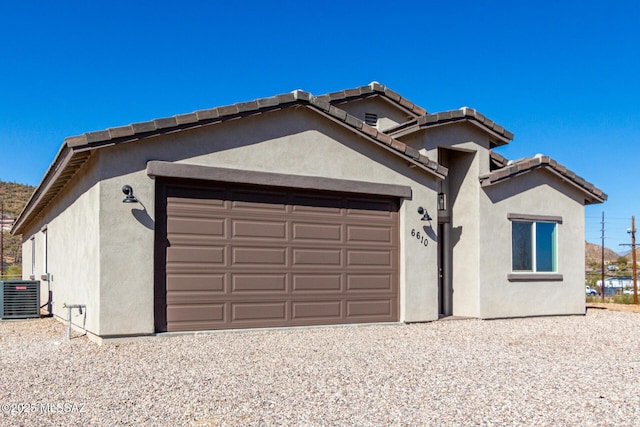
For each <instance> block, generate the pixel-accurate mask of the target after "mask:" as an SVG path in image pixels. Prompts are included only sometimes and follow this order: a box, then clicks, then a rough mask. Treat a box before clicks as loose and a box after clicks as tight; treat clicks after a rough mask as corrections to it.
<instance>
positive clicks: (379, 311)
mask: <svg viewBox="0 0 640 427" xmlns="http://www.w3.org/2000/svg"><path fill="white" fill-rule="evenodd" d="M392 314H393V307H392V301H390V300H386V299H385V300H364V301H361V300H356V301H347V317H349V318H354V317H372V316H389V317H391V316H392Z"/></svg>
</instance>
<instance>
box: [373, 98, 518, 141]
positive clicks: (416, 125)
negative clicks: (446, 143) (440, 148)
mask: <svg viewBox="0 0 640 427" xmlns="http://www.w3.org/2000/svg"><path fill="white" fill-rule="evenodd" d="M459 121H469V122H470V123H473V124H475V125H477V126H479V127H480V128H482V129H483V130H485V131H488V132H490V133H492V134H493V135H495V136H497V137H498V141H494V145H493V146H500V145H505V144H508V143H509V141H511V140H512V139H513V133H512V132H509V131H508V130H506V129H505V128H504V127H503V126H500V125H499V124H497V123H496V122H494V121H493V120H491V119H489V118H488V117H486V116H484V115H483V114H481V113H480V112H478V111H476V110H474V109H473V108H468V107H463V108H460V109H459V110H449V111H443V112H440V113H433V114H426V115H422V116H420V117H417V118H415V119H412V120H409V121H407V122H405V123H401V124H399V125H398V126H394V127H392V128H390V129H387V130H386V131H385V132H386V133H387V134H389V135H391V136H393V137H396V138H398V137H401V136H405V135H408V134H411V133H414V132H417V131H418V130H421V129H425V128H429V127H434V126H441V125H444V124H448V123H452V122H459Z"/></svg>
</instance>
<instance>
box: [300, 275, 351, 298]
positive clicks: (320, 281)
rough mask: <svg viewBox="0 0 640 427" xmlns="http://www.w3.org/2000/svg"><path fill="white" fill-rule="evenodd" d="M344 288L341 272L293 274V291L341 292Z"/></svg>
mask: <svg viewBox="0 0 640 427" xmlns="http://www.w3.org/2000/svg"><path fill="white" fill-rule="evenodd" d="M341 289H342V276H341V275H340V274H320V273H316V274H293V293H294V294H301V293H305V292H327V291H330V292H339V291H340V290H341Z"/></svg>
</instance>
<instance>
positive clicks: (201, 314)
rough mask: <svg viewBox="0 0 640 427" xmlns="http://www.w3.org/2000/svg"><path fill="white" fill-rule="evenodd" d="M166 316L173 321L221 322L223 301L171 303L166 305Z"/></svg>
mask: <svg viewBox="0 0 640 427" xmlns="http://www.w3.org/2000/svg"><path fill="white" fill-rule="evenodd" d="M167 312H168V313H167V317H168V318H169V319H171V321H173V322H190V321H196V322H198V321H199V322H203V321H204V322H222V321H224V303H217V304H173V305H170V306H168V307H167Z"/></svg>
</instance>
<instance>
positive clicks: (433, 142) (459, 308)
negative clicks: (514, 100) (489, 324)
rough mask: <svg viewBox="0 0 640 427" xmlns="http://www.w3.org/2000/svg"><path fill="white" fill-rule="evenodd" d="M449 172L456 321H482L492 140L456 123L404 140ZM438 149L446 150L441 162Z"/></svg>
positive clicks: (446, 188) (446, 183) (444, 187)
mask: <svg viewBox="0 0 640 427" xmlns="http://www.w3.org/2000/svg"><path fill="white" fill-rule="evenodd" d="M401 139H402V141H403V142H406V143H407V144H409V145H411V146H412V147H414V148H416V149H418V150H420V151H421V152H422V153H424V154H426V155H427V156H428V157H429V158H430V159H433V160H435V161H437V162H439V163H441V164H443V165H444V166H446V167H447V168H448V169H449V175H448V176H447V178H446V180H445V181H444V182H443V185H442V190H443V191H444V192H445V194H446V198H447V208H448V209H447V213H446V214H447V216H448V219H447V221H450V227H451V228H450V233H449V244H450V246H451V249H450V251H451V271H450V277H451V285H452V288H453V295H452V301H453V304H452V309H453V315H455V316H468V317H479V316H480V263H481V255H480V246H479V240H480V227H481V223H480V199H479V198H480V182H479V180H478V177H479V176H480V175H481V174H483V173H486V172H488V171H489V147H490V136H489V134H487V133H486V132H483V131H482V130H481V129H480V128H478V127H477V126H475V125H473V124H471V123H469V122H466V121H462V122H455V123H450V124H446V125H443V126H436V127H432V128H426V129H424V130H422V131H420V132H416V133H413V134H411V135H407V136H406V137H404V138H401ZM439 148H444V149H446V153H447V155H446V158H444V159H440V158H439V155H440V152H439V150H438V149H439Z"/></svg>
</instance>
